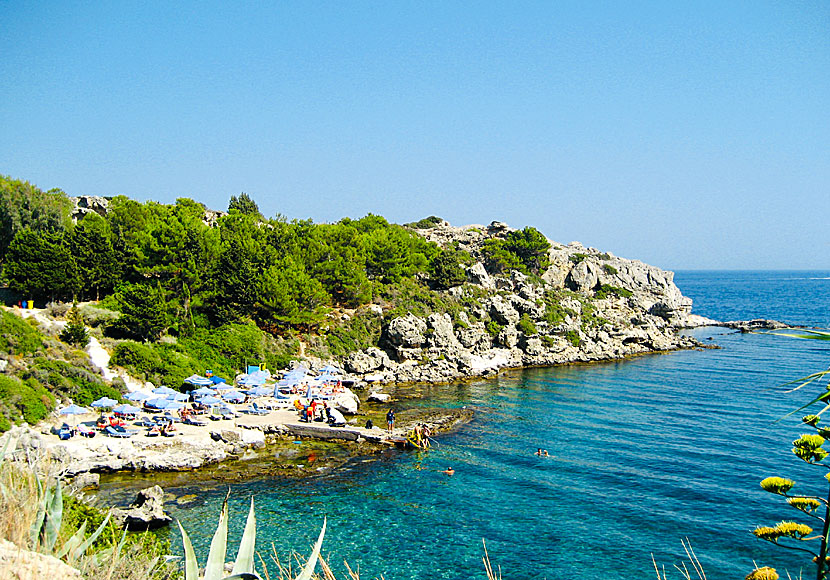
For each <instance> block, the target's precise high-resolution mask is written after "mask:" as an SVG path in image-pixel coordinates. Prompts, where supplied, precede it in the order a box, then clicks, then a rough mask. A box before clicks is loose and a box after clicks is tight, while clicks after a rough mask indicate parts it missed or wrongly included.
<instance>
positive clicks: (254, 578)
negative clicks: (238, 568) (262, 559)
mask: <svg viewBox="0 0 830 580" xmlns="http://www.w3.org/2000/svg"><path fill="white" fill-rule="evenodd" d="M223 580H262V577H261V576H260V575H259V574H257V573H255V572H254V573H251V572H242V573H241V574H234V575H233V576H225V578H224V579H223Z"/></svg>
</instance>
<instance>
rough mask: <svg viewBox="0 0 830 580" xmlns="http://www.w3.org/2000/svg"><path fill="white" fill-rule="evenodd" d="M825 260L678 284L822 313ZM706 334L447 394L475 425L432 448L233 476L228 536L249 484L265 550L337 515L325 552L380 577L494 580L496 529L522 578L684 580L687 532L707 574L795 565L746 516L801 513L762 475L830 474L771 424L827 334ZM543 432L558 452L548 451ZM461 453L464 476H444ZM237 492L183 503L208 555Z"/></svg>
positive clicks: (302, 539) (714, 303) (703, 296)
mask: <svg viewBox="0 0 830 580" xmlns="http://www.w3.org/2000/svg"><path fill="white" fill-rule="evenodd" d="M818 274H822V273H809V275H807V274H804V273H777V272H774V273H757V272H756V273H745V272H739V273H729V272H727V273H724V272H711V273H709V272H688V273H683V272H681V273H679V274H678V275H677V277H676V281H677V283H678V285H679V286H680V288H681V290H683V291H684V293H686V294H687V295H690V296H692V297H693V298H694V299H695V301H696V307H695V311H696V312H698V313H700V314H703V315H707V316H711V317H715V318H720V319H736V318H750V317H756V316H766V317H771V318H780V319H784V320H788V321H791V322H794V323H800V324H810V325H826V324H827V313H828V309H827V306H828V300H827V297H828V289H830V280H827V279H826V278H827V276H828V274H827V273H823V276H822V275H818ZM822 278H825V279H822ZM694 334H695V335H696V336H698V338H700V339H701V340H703V341H705V342H712V343H715V344H717V345H719V346H721V347H722V348H721V349H717V350H715V349H711V350H700V351H684V352H677V353H671V354H667V355H654V356H648V357H641V358H637V359H633V360H629V361H625V362H620V363H609V364H599V365H590V366H569V367H560V368H553V369H533V370H527V371H523V372H512V373H508V374H503V375H501V376H500V377H498V378H497V379H493V380H488V381H477V382H473V383H468V384H464V385H452V386H447V387H442V388H439V389H434V394H435V396H436V397H438V398H439V399H440V400H441V401H442V402H443V404H449V405H459V406H461V405H467V406H471V407H473V408H474V409H475V411H476V415H475V419H474V421H473V422H472V423H470V424H469V425H467V426H465V427H464V428H463V429H461V430H460V431H458V432H457V433H454V434H450V435H445V436H442V437H440V438H439V443H440V446H439V447H438V448H436V449H433V450H432V451H430V452H429V453H424V454H418V453H397V452H391V453H389V454H386V455H383V456H381V457H379V458H370V459H362V460H356V461H354V462H352V463H351V464H349V466H348V467H347V468H345V469H343V470H339V471H338V472H337V473H334V474H329V475H321V476H319V477H314V478H310V479H304V480H297V481H283V480H273V479H263V480H256V481H249V482H246V483H243V484H236V485H233V486H232V489H231V510H232V525H231V535H232V539H231V544H230V545H232V546H235V545H236V543H237V542H238V538H239V536H240V535H241V529H242V526H243V523H244V522H243V520H244V516H245V514H246V512H247V502H248V501H249V498H250V496H252V495H253V496H254V498H255V501H256V505H257V516H258V526H259V547H260V549H262V548H265V549H268V548H269V547H270V546H271V544H273V545H274V548H275V550H276V552H277V553H278V554H279V555H280V556H286V555H288V554H289V553H290V552H291V551H292V550H300V551H303V552H306V553H307V552H308V551H309V548H310V546H311V544H312V543H313V541H314V539H315V538H316V535H317V533H318V532H319V528H320V526H321V524H322V520H323V517H324V516H327V518H328V532H327V535H326V541H325V544H324V554H327V555H328V556H329V559H330V561H331V562H332V564H333V565H334V566H335V569H336V570H338V571H340V570H342V566H341V563H342V562H343V560H347V561H348V562H349V563H350V564H351V565H352V566H353V567H355V566H359V568H360V575H361V577H362V578H366V579H371V578H376V577H380V576H381V575H383V576H384V577H385V578H387V579H388V580H393V579H415V578H447V579H469V578H484V572H483V568H482V563H481V557H482V555H483V549H482V539H483V540H485V541H486V542H487V549H488V552H489V554H490V558H491V560H492V561H493V563H494V564H496V565H499V566H501V569H502V572H503V575H504V577H505V578H510V579H511V580H514V579H537V578H538V579H542V578H568V579H577V580H581V579H589V578H590V579H595V578H604V579H631V578H647V577H653V574H654V571H653V567H652V563H651V554H653V555H654V557H655V558H656V560H657V561H658V562H659V563H661V564H664V565H665V566H666V567H667V569H668V570H669V576H670V577H671V576H672V574H671V572H674V569H673V568H672V566H671V565H672V564H673V563H676V562H679V561H680V559H681V557H682V555H683V550H682V547H681V545H680V542H681V539H683V538H689V539H690V540H691V542H692V544H693V546H694V549H695V551H696V552H697V554H698V556H699V557H700V561H701V562H702V564H703V565H704V567H705V569H706V573H707V577H708V578H709V579H710V580H717V579H719V578H723V579H726V578H742V577H743V576H744V575H745V574H746V573H747V572H748V571H749V570H750V569H751V568H752V561H753V560H756V561H757V562H758V563H759V564H762V563H763V564H769V565H772V566H775V567H777V568H779V571H780V570H782V569H784V568H788V569H789V570H790V571H791V572H794V573H797V572H798V569H799V566H800V565H801V564H802V563H803V560H802V559H801V558H800V557H799V556H793V555H791V554H790V553H785V552H784V551H783V550H781V549H777V548H775V547H774V546H770V545H768V544H765V543H762V542H761V541H759V540H756V539H755V538H754V537H753V536H752V535H751V530H752V529H753V528H754V527H755V526H757V525H761V524H772V523H775V522H777V521H780V520H781V519H785V518H792V517H794V515H793V514H794V513H795V512H794V510H792V508H788V507H787V506H786V505H784V504H783V502H781V501H779V500H777V499H776V498H775V497H774V496H771V495H769V494H766V493H764V492H763V491H761V489H760V488H759V486H758V482H759V481H760V480H761V479H763V478H764V477H766V476H768V475H775V474H780V475H786V476H790V477H793V478H795V479H796V480H798V481H799V482H803V483H804V484H805V485H804V487H803V488H801V489H804V490H805V491H807V490H809V489H810V488H811V486H810V483H815V484H817V485H819V484H820V482H821V481H822V478H821V475H822V474H816V473H814V472H811V470H810V469H809V468H808V467H807V466H804V465H803V464H801V462H800V461H798V460H797V459H795V457H794V456H793V455H792V454H791V453H790V442H791V441H792V440H793V439H794V438H795V437H797V435H798V433H799V432H800V430H799V428H798V426H797V421H796V420H794V419H789V420H785V421H782V422H778V423H776V422H775V421H776V419H779V418H780V417H782V416H783V415H784V414H785V413H787V412H788V411H790V410H792V409H793V408H795V407H796V406H797V405H798V404H799V402H801V401H804V400H805V399H806V394H805V395H802V394H791V395H785V394H783V393H781V391H780V390H777V389H775V388H774V387H775V385H778V384H780V383H782V382H784V381H786V380H789V379H791V378H796V377H798V376H802V375H804V374H806V373H808V372H810V371H813V370H818V369H824V368H826V367H827V366H828V361H830V356H828V354H830V350H828V347H830V345H823V344H821V343H816V342H812V341H797V340H790V339H782V338H775V337H770V336H760V335H741V334H736V333H732V332H731V331H727V330H723V329H718V328H707V329H700V330H698V331H695V333H694ZM710 338H711V339H712V340H711V341H710V340H709V339H710ZM413 404H417V402H416V403H413ZM538 447H543V448H546V449H548V450H549V452H550V454H551V457H550V458H539V457H537V456H536V455H534V451H535V450H536V449H537V448H538ZM447 466H452V467H453V468H454V469H455V470H456V474H455V475H454V476H453V477H448V476H445V475H443V474H441V473H439V471H440V470H442V469H445V468H446V467H447ZM819 487H821V486H820V485H819ZM172 491H173V492H174V493H177V494H182V493H188V492H191V491H192V490H188V489H186V488H181V489H178V490H172ZM225 491H226V489H215V490H201V491H200V492H199V494H200V499H201V500H203V501H202V502H200V503H199V505H197V506H196V507H193V508H190V509H172V510H171V511H172V512H173V513H174V515H175V517H177V518H179V519H180V520H181V521H182V523H183V524H184V526H185V527H186V528H187V529H188V531H189V532H190V533H191V535H192V536H194V543H195V544H196V545H197V553H200V554H203V556H202V557H203V558H204V554H206V553H207V546H208V544H209V541H210V535H211V534H212V532H213V527H214V525H215V521H216V516H217V514H218V510H219V505H220V502H221V499H222V498H223V497H224V494H225ZM675 575H676V574H675ZM794 576H795V574H794Z"/></svg>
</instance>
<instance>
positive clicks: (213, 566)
mask: <svg viewBox="0 0 830 580" xmlns="http://www.w3.org/2000/svg"><path fill="white" fill-rule="evenodd" d="M228 493H230V492H228ZM227 547H228V497H227V496H225V501H224V502H222V513H221V514H220V515H219V525H218V526H216V532H215V533H214V534H213V539H212V540H211V541H210V552H208V559H207V564H206V565H205V577H204V580H221V579H222V572H224V569H225V552H226V551H227Z"/></svg>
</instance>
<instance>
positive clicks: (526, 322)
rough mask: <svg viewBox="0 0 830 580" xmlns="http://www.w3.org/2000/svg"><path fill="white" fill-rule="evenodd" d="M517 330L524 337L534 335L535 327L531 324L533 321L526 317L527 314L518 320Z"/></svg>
mask: <svg viewBox="0 0 830 580" xmlns="http://www.w3.org/2000/svg"><path fill="white" fill-rule="evenodd" d="M517 327H518V329H519V330H521V331H522V332H523V333H524V334H525V335H526V336H531V335H533V334H536V332H537V331H536V325H535V324H533V321H532V320H531V319H530V316H528V314H527V312H525V313H524V314H522V318H521V319H520V320H519V324H518V325H517Z"/></svg>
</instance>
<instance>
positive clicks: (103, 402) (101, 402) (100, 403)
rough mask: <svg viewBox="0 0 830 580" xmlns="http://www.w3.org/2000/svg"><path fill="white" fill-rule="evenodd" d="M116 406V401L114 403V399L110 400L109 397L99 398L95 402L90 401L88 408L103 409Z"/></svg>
mask: <svg viewBox="0 0 830 580" xmlns="http://www.w3.org/2000/svg"><path fill="white" fill-rule="evenodd" d="M117 404H118V401H116V400H115V399H110V398H109V397H101V398H100V399H98V400H97V401H92V403H91V404H90V405H89V406H90V407H95V408H101V409H103V408H104V407H114V406H115V405H117Z"/></svg>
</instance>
